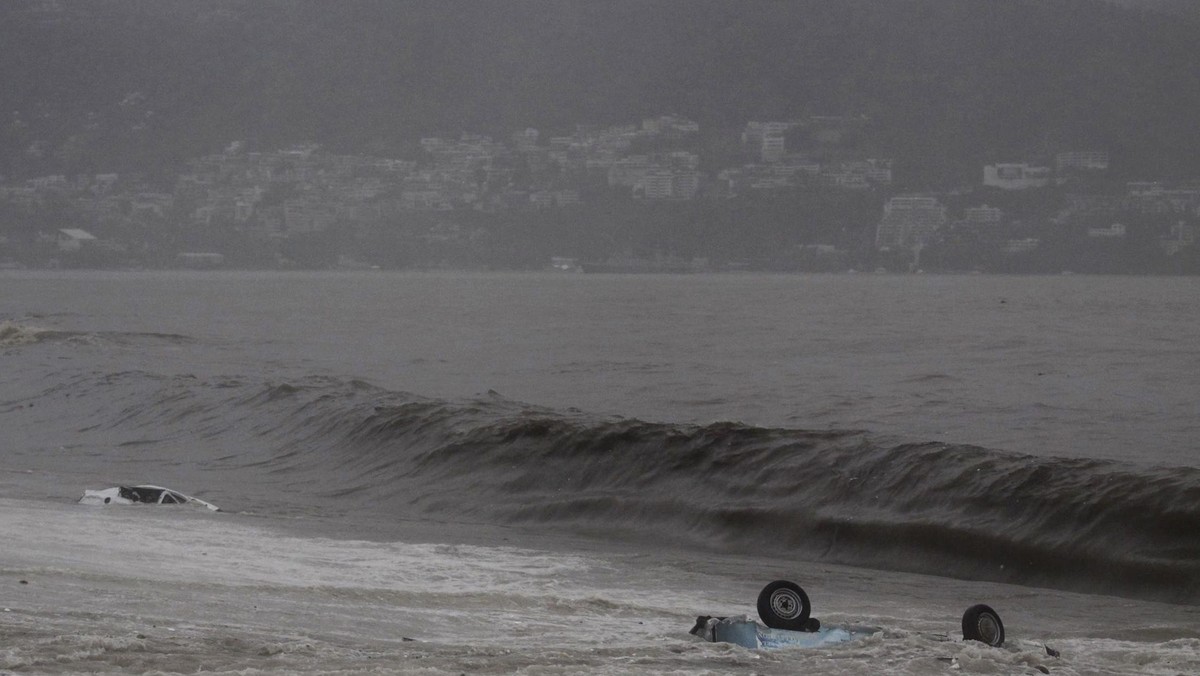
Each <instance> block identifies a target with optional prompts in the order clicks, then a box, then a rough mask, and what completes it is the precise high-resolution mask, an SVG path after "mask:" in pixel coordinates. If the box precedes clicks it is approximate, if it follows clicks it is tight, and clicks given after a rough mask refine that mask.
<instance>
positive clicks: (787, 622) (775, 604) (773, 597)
mask: <svg viewBox="0 0 1200 676" xmlns="http://www.w3.org/2000/svg"><path fill="white" fill-rule="evenodd" d="M811 612H812V604H811V603H809V600H808V594H805V593H804V590H803V589H801V588H800V585H798V584H796V583H795V582H788V581H787V580H776V581H774V582H772V583H770V584H768V585H767V586H765V587H763V590H762V591H761V592H759V593H758V616H759V617H760V618H762V621H763V624H765V625H767V626H768V627H771V628H772V629H790V630H792V631H804V630H805V627H806V626H807V625H808V615H809V613H811Z"/></svg>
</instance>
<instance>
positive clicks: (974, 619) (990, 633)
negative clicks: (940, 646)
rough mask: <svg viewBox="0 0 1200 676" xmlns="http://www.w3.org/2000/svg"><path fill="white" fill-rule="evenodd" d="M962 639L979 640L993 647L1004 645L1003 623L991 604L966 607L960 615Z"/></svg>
mask: <svg viewBox="0 0 1200 676" xmlns="http://www.w3.org/2000/svg"><path fill="white" fill-rule="evenodd" d="M962 631H963V640H964V641H979V642H981V643H986V644H988V645H990V646H992V647H994V648H999V647H1000V646H1002V645H1004V623H1003V622H1001V621H1000V615H999V614H998V613H996V611H994V610H992V608H991V606H986V605H984V604H982V603H979V604H976V605H973V606H971V607H970V608H967V611H966V612H965V613H963V616H962Z"/></svg>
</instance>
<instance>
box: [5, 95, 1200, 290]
mask: <svg viewBox="0 0 1200 676" xmlns="http://www.w3.org/2000/svg"><path fill="white" fill-rule="evenodd" d="M10 124H14V125H16V124H20V120H19V119H15V120H13V121H12V122H11V123H10ZM871 128H872V121H871V120H869V119H868V118H866V117H865V116H829V117H820V116H804V117H798V118H795V119H789V120H782V121H749V122H747V123H746V124H745V125H744V127H742V128H741V129H740V130H729V131H728V132H727V133H715V132H714V133H702V131H703V130H701V128H700V125H699V124H698V123H697V122H695V121H693V120H690V119H688V118H686V117H682V116H679V115H661V116H657V117H649V118H646V119H642V120H640V121H639V122H637V123H631V124H627V125H621V126H610V127H600V126H590V125H577V126H576V127H575V128H574V129H569V130H565V131H555V132H550V133H543V131H541V130H538V129H532V128H526V129H519V130H516V131H514V132H512V133H511V134H509V135H508V136H506V137H493V136H489V135H484V134H476V133H460V134H457V135H448V136H444V137H426V138H420V139H419V141H418V140H416V139H414V142H413V143H412V144H411V147H412V152H411V154H410V156H406V157H399V158H395V157H381V156H376V155H372V154H351V153H346V152H335V151H333V150H328V149H326V148H324V147H322V146H321V145H319V144H318V143H315V142H309V143H297V144H295V145H291V146H289V147H283V148H266V149H265V148H257V147H253V146H252V145H251V144H249V143H247V142H244V141H237V140H234V141H230V142H229V143H228V144H227V145H226V146H225V147H223V148H219V149H214V152H212V153H211V154H208V155H205V156H202V157H196V158H194V159H192V160H190V161H188V162H186V164H185V165H184V166H180V167H178V169H177V172H178V173H177V174H174V175H162V173H161V172H156V173H154V174H153V175H151V174H148V173H138V172H116V171H113V172H105V173H86V174H82V173H76V174H67V173H54V174H48V175H37V176H32V177H27V176H26V177H15V176H14V177H0V268H7V269H15V268H46V267H51V268H53V267H61V268H75V267H80V268H135V269H136V268H254V269H293V268H301V269H306V268H321V269H326V268H342V269H376V268H379V269H555V270H562V271H585V272H590V271H610V272H722V271H744V270H765V271H785V272H801V271H823V272H848V271H887V272H1029V273H1063V272H1081V273H1086V272H1096V273H1151V274H1180V273H1186V274H1196V273H1200V255H1198V253H1197V247H1196V230H1197V227H1198V225H1200V179H1197V180H1180V179H1178V178H1174V179H1163V178H1161V177H1138V176H1129V175H1128V174H1127V172H1125V171H1123V170H1122V168H1121V167H1120V166H1117V162H1118V159H1117V158H1116V157H1110V153H1109V152H1108V151H1107V150H1106V149H1104V148H1071V147H1063V148H1046V149H1043V150H1041V151H1039V152H1038V153H1031V154H1030V156H1028V157H1010V158H998V159H997V161H995V162H992V163H987V164H982V165H980V166H978V167H977V172H976V173H975V174H974V175H963V176H961V177H959V179H958V180H957V181H955V182H954V183H953V184H951V185H945V186H928V185H914V183H915V182H914V181H912V180H909V179H908V177H906V176H905V175H904V172H905V167H907V166H909V162H907V161H906V160H907V159H908V158H905V157H900V156H894V154H892V153H889V152H888V150H887V148H886V147H884V146H883V144H880V143H877V142H876V141H875V140H874V139H873V138H872V133H871ZM67 151H69V148H68V149H65V150H64V149H63V148H58V149H55V148H53V147H50V146H49V145H48V144H46V143H44V142H41V141H38V140H34V141H32V142H31V143H29V144H28V146H27V147H26V149H25V153H26V155H27V157H28V159H29V164H30V166H37V163H38V161H42V162H43V164H47V163H52V160H53V159H54V153H55V152H58V153H63V152H67ZM1000 159H1003V161H999V160H1000Z"/></svg>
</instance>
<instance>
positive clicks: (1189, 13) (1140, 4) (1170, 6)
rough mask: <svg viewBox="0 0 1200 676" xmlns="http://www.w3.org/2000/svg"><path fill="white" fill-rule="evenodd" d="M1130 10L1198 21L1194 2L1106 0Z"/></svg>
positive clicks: (1199, 6) (1199, 5) (1199, 10)
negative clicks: (1160, 13)
mask: <svg viewBox="0 0 1200 676" xmlns="http://www.w3.org/2000/svg"><path fill="white" fill-rule="evenodd" d="M1108 1H1109V2H1112V3H1115V4H1118V5H1121V6H1123V7H1129V8H1132V9H1140V10H1146V11H1149V12H1162V13H1164V14H1174V15H1176V16H1182V17H1186V18H1189V19H1193V20H1196V21H1200V2H1196V0H1108Z"/></svg>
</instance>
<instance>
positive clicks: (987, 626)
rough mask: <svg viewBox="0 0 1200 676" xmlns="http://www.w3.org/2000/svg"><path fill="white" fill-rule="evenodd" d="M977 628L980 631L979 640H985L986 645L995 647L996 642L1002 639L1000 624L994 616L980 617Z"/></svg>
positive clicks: (976, 624)
mask: <svg viewBox="0 0 1200 676" xmlns="http://www.w3.org/2000/svg"><path fill="white" fill-rule="evenodd" d="M975 628H976V629H978V630H979V638H981V639H983V642H984V643H987V644H990V645H995V644H996V640H997V639H999V638H1000V623H999V622H998V621H997V620H996V618H995V617H993V616H992V615H988V614H986V613H985V614H983V615H980V616H979V621H978V622H976V623H975Z"/></svg>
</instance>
